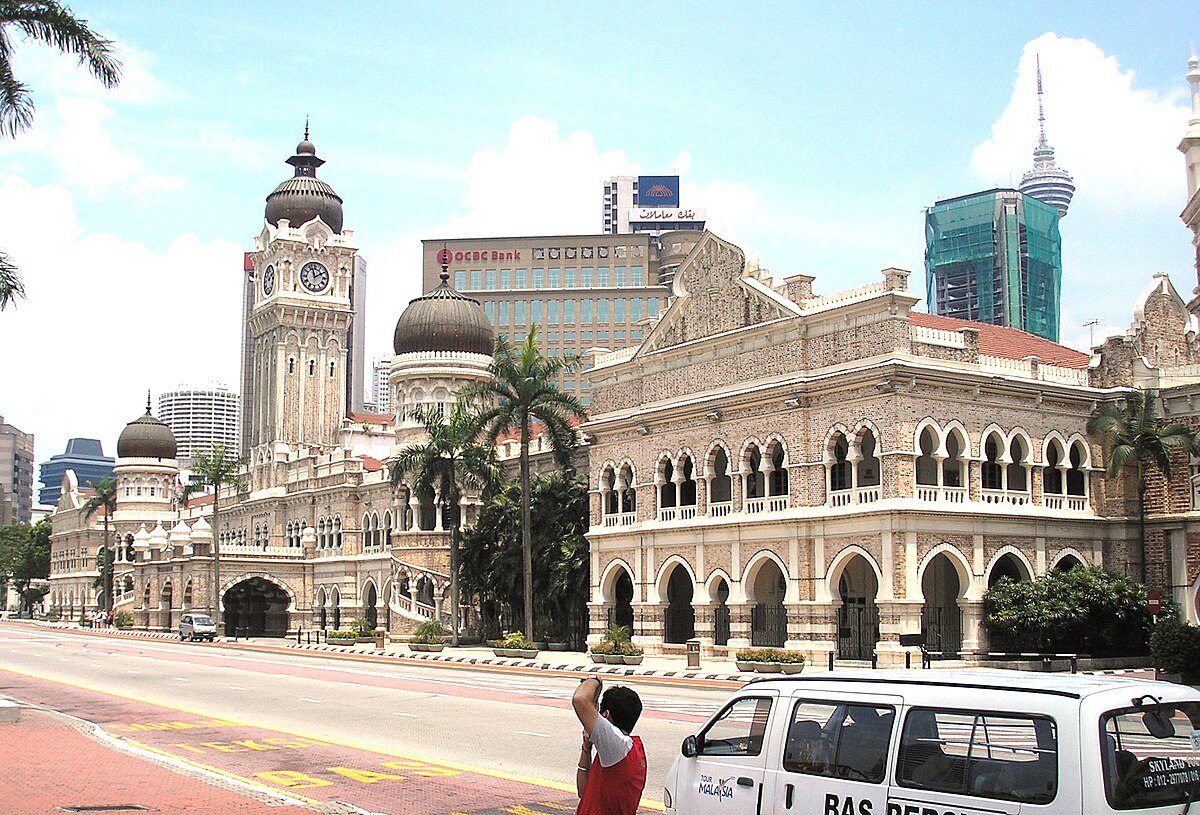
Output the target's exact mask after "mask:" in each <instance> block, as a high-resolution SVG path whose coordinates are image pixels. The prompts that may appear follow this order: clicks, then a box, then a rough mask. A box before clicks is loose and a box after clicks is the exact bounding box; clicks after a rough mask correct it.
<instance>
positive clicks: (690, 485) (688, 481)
mask: <svg viewBox="0 0 1200 815" xmlns="http://www.w3.org/2000/svg"><path fill="white" fill-rule="evenodd" d="M693 469H694V468H693V466H692V457H691V456H689V455H684V456H683V458H682V460H681V461H680V463H679V470H680V473H679V475H680V481H679V506H681V507H694V506H696V479H695V473H694V472H693Z"/></svg>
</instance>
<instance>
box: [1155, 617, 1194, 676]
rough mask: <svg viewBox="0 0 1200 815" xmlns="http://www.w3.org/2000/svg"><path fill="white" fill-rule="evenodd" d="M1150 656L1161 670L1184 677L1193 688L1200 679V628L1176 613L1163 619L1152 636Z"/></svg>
mask: <svg viewBox="0 0 1200 815" xmlns="http://www.w3.org/2000/svg"><path fill="white" fill-rule="evenodd" d="M1150 653H1151V654H1153V656H1154V664H1155V666H1156V667H1157V668H1158V669H1159V670H1162V671H1165V672H1167V673H1173V674H1181V675H1182V676H1183V681H1184V682H1187V683H1188V684H1193V683H1194V682H1196V681H1197V680H1198V679H1200V626H1195V625H1191V624H1190V623H1188V622H1186V621H1184V620H1180V619H1179V617H1178V616H1176V615H1175V614H1173V613H1172V614H1169V615H1164V616H1163V617H1161V618H1160V619H1159V621H1158V624H1157V625H1155V626H1154V632H1153V633H1152V634H1151V635H1150Z"/></svg>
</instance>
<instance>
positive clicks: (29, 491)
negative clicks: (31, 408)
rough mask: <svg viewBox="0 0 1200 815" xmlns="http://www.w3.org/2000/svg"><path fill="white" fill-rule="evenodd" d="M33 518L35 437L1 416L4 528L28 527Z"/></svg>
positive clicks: (0, 502) (0, 478)
mask: <svg viewBox="0 0 1200 815" xmlns="http://www.w3.org/2000/svg"><path fill="white" fill-rule="evenodd" d="M32 515H33V434H32V433H23V432H21V431H20V430H18V429H17V428H15V427H13V426H12V425H10V424H8V423H6V422H5V421H4V417H3V416H0V526H7V525H9V524H28V523H31V522H32Z"/></svg>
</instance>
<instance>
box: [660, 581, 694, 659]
mask: <svg viewBox="0 0 1200 815" xmlns="http://www.w3.org/2000/svg"><path fill="white" fill-rule="evenodd" d="M694 636H696V611H695V609H693V608H692V579H691V577H689V576H688V573H687V569H685V568H683V567H682V566H680V565H679V564H678V563H677V564H675V567H674V568H673V569H672V570H671V577H670V579H669V580H668V581H667V611H666V618H665V619H664V620H663V642H687V641H688V640H690V639H691V638H692V637H694Z"/></svg>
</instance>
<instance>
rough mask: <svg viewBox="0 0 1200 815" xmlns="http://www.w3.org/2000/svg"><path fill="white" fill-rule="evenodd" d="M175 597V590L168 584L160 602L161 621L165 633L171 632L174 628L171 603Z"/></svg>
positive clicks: (164, 587) (163, 590)
mask: <svg viewBox="0 0 1200 815" xmlns="http://www.w3.org/2000/svg"><path fill="white" fill-rule="evenodd" d="M174 596H175V589H174V588H173V587H172V586H171V584H170V583H167V584H166V585H165V586H163V588H162V596H161V597H159V600H158V610H159V620H160V623H161V625H162V630H163V631H170V630H171V629H172V628H173V625H172V621H171V601H172V599H173V598H174Z"/></svg>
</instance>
